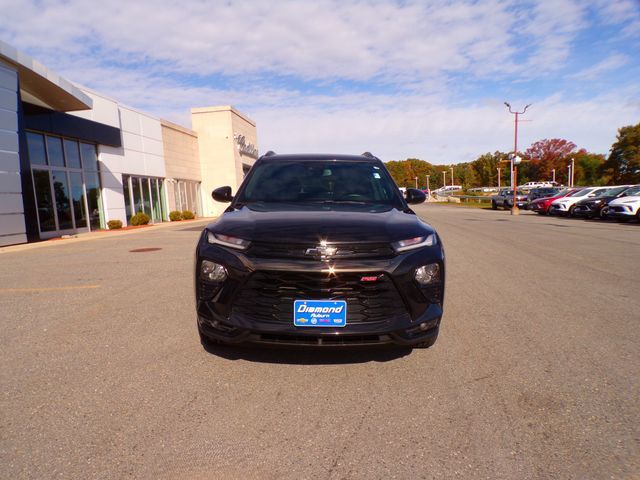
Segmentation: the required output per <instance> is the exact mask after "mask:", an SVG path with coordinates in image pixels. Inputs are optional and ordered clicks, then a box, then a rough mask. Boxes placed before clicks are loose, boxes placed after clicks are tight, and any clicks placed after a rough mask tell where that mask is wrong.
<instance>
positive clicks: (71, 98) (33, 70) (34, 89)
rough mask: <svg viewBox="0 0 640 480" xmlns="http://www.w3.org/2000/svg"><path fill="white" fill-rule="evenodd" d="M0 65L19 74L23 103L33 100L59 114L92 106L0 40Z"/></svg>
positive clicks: (65, 82)
mask: <svg viewBox="0 0 640 480" xmlns="http://www.w3.org/2000/svg"><path fill="white" fill-rule="evenodd" d="M2 62H5V63H7V64H9V65H10V66H13V67H14V68H16V70H17V71H18V77H19V79H20V90H21V92H23V94H24V95H23V96H24V97H26V98H23V99H24V100H27V101H33V100H34V99H35V100H37V101H38V103H41V104H42V106H46V107H48V108H50V109H52V110H56V111H59V112H69V111H74V110H88V109H91V108H92V107H93V101H92V100H91V97H89V96H88V95H86V94H85V93H83V92H82V91H81V90H80V89H79V88H78V87H76V86H74V85H73V84H72V83H71V82H70V81H68V80H66V79H65V78H63V77H61V76H60V75H58V74H57V73H55V72H53V71H51V70H49V69H48V68H46V67H45V66H44V65H42V64H41V63H40V62H38V61H36V60H34V59H33V58H31V57H30V56H28V55H26V54H24V53H22V52H19V51H18V50H16V49H15V48H13V47H12V46H11V45H9V44H8V43H5V42H3V41H2V40H0V63H2Z"/></svg>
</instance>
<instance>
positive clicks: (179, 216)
mask: <svg viewBox="0 0 640 480" xmlns="http://www.w3.org/2000/svg"><path fill="white" fill-rule="evenodd" d="M169 220H171V221H172V222H178V221H180V220H182V213H180V212H179V211H178V210H174V211H173V212H169Z"/></svg>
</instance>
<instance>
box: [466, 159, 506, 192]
mask: <svg viewBox="0 0 640 480" xmlns="http://www.w3.org/2000/svg"><path fill="white" fill-rule="evenodd" d="M507 159H508V154H506V153H504V152H499V151H496V152H494V153H485V154H484V155H481V156H479V157H478V158H477V159H475V160H474V161H473V162H471V167H472V168H473V170H474V172H475V176H476V179H477V181H476V183H477V185H474V186H475V187H491V186H494V185H497V184H498V168H500V170H501V175H500V176H501V177H502V178H504V173H505V172H507V171H508V170H509V169H508V168H505V166H506V164H503V163H500V162H502V161H503V160H507ZM500 183H501V184H502V183H503V182H502V181H501V182H500Z"/></svg>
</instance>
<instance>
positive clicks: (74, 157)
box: [63, 138, 80, 168]
mask: <svg viewBox="0 0 640 480" xmlns="http://www.w3.org/2000/svg"><path fill="white" fill-rule="evenodd" d="M63 143H64V157H65V159H66V160H67V167H69V168H80V150H79V149H78V142H76V141H75V140H69V139H67V138H65V139H64V140H63Z"/></svg>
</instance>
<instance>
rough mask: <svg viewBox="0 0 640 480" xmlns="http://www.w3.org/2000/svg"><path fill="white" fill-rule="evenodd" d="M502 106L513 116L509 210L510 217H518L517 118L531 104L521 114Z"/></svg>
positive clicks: (509, 107)
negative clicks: (510, 204) (510, 200)
mask: <svg viewBox="0 0 640 480" xmlns="http://www.w3.org/2000/svg"><path fill="white" fill-rule="evenodd" d="M504 104H505V105H506V106H507V108H508V109H509V113H511V114H512V115H515V132H514V135H513V157H512V161H513V165H514V167H513V177H512V178H513V180H512V183H511V188H513V208H512V209H511V215H520V210H518V205H517V204H516V191H517V186H518V163H519V161H518V160H519V157H518V116H520V115H523V114H524V112H526V111H527V108H529V107H530V106H531V104H529V105H527V106H525V107H524V110H522V111H521V112H517V111H516V112H514V111H513V110H511V105H509V104H508V103H507V102H504Z"/></svg>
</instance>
